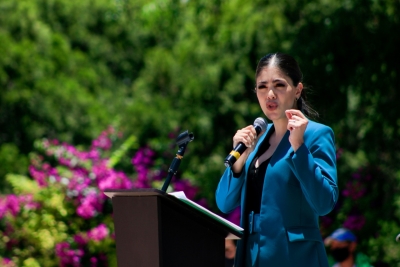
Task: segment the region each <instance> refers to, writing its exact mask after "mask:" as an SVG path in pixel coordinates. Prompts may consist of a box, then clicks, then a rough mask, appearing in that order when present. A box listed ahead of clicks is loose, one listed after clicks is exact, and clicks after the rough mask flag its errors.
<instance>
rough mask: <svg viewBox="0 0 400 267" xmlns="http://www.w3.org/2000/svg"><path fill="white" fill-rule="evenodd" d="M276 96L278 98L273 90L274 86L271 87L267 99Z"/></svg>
mask: <svg viewBox="0 0 400 267" xmlns="http://www.w3.org/2000/svg"><path fill="white" fill-rule="evenodd" d="M275 98H276V96H275V93H274V90H272V88H269V89H268V92H267V99H275Z"/></svg>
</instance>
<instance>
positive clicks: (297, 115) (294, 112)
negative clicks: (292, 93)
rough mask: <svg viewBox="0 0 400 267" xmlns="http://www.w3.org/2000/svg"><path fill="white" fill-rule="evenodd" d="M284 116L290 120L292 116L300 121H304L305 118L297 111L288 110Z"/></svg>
mask: <svg viewBox="0 0 400 267" xmlns="http://www.w3.org/2000/svg"><path fill="white" fill-rule="evenodd" d="M285 114H286V117H287V118H288V119H289V120H290V119H292V118H293V116H296V117H297V118H301V119H306V117H305V116H304V114H303V113H302V112H301V111H300V110H298V109H288V110H285Z"/></svg>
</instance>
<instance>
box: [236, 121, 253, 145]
mask: <svg viewBox="0 0 400 267" xmlns="http://www.w3.org/2000/svg"><path fill="white" fill-rule="evenodd" d="M256 138H257V132H256V130H255V129H254V127H253V126H252V125H249V126H247V127H245V128H243V129H240V130H238V131H237V132H236V134H235V136H234V137H233V146H234V147H236V145H237V144H239V143H240V142H242V143H243V144H244V145H245V146H247V147H252V146H254V144H255V140H256Z"/></svg>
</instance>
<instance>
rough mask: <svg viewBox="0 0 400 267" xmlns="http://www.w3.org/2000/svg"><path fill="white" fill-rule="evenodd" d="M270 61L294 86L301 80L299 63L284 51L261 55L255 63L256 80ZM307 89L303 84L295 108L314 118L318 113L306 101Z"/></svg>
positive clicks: (269, 64) (301, 74)
mask: <svg viewBox="0 0 400 267" xmlns="http://www.w3.org/2000/svg"><path fill="white" fill-rule="evenodd" d="M271 63H272V64H273V66H274V67H277V68H279V69H280V70H281V71H282V72H283V73H285V74H286V75H287V76H288V77H289V78H290V79H292V82H293V85H294V86H297V85H298V84H299V82H302V81H303V73H302V72H301V70H300V67H299V64H297V61H296V60H295V59H294V58H293V57H291V56H289V55H287V54H284V53H271V54H267V55H265V56H264V57H262V58H261V59H260V61H259V62H258V65H257V69H256V80H257V77H258V76H259V75H260V73H261V71H262V70H263V69H264V68H266V67H269V66H271ZM307 90H308V88H307V87H305V86H304V87H303V90H302V91H301V95H300V97H299V99H297V108H298V109H299V110H300V111H301V112H302V113H303V114H304V115H306V116H307V117H308V118H310V119H316V118H318V116H319V115H318V112H317V111H315V110H314V109H313V108H311V107H310V105H309V104H308V103H307V95H306V93H307V92H306V91H307Z"/></svg>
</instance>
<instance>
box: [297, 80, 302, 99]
mask: <svg viewBox="0 0 400 267" xmlns="http://www.w3.org/2000/svg"><path fill="white" fill-rule="evenodd" d="M301 91H303V84H302V83H301V82H300V83H299V84H298V85H297V86H296V99H299V98H300V96H301Z"/></svg>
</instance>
